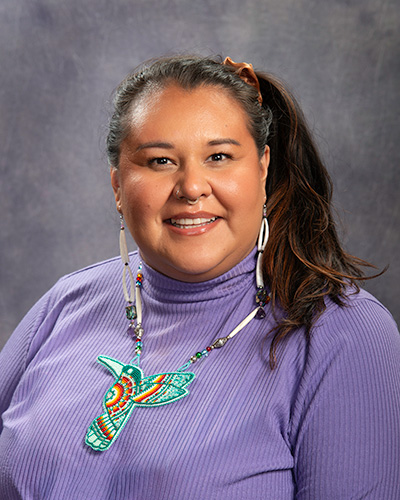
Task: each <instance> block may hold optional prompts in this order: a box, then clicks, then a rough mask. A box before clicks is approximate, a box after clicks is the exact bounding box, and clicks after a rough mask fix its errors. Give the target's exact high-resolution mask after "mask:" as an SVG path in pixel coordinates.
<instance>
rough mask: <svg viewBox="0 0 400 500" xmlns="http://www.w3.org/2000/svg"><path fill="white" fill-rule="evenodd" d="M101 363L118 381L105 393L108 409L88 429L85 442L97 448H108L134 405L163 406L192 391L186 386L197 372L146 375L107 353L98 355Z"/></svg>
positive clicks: (101, 449) (104, 403)
mask: <svg viewBox="0 0 400 500" xmlns="http://www.w3.org/2000/svg"><path fill="white" fill-rule="evenodd" d="M97 360H98V361H99V363H101V364H103V365H104V366H105V367H107V368H108V369H109V370H110V371H111V373H112V374H113V375H114V377H115V379H116V380H115V383H114V385H112V386H111V387H110V389H109V390H108V391H107V393H106V395H105V396H104V400H103V408H104V411H105V413H103V414H102V415H100V416H99V417H97V418H95V419H94V420H93V422H92V423H91V424H90V427H89V429H88V431H87V434H86V438H85V442H86V444H87V445H88V446H90V447H91V448H93V449H94V450H97V451H104V450H107V449H108V448H109V447H110V446H111V445H112V443H113V442H114V441H115V440H116V439H117V437H118V436H119V433H120V432H121V431H122V429H123V427H124V426H125V424H126V423H127V422H128V420H129V417H130V416H131V413H132V411H133V409H134V408H135V406H145V407H149V406H150V407H151V406H162V405H166V404H168V403H173V402H174V401H177V400H178V399H181V398H183V397H185V396H187V395H188V394H189V391H188V390H187V389H186V386H187V385H189V384H190V383H191V382H192V380H193V379H194V377H195V374H194V373H190V372H187V373H184V372H179V371H178V372H171V373H157V374H156V375H150V376H149V377H144V376H143V375H144V374H143V370H142V369H141V368H139V366H137V365H133V364H128V365H124V364H123V363H121V362H120V361H118V360H116V359H113V358H109V357H107V356H99V357H98V358H97Z"/></svg>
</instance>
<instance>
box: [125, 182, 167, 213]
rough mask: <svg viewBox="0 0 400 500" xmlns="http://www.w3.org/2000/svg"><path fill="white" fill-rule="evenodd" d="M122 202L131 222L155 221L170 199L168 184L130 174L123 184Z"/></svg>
mask: <svg viewBox="0 0 400 500" xmlns="http://www.w3.org/2000/svg"><path fill="white" fill-rule="evenodd" d="M121 187H122V188H121V202H122V209H123V211H124V214H126V216H127V217H129V218H130V219H131V220H133V221H135V222H137V221H138V219H141V220H144V219H146V218H152V219H154V217H155V215H156V214H157V212H158V211H159V210H160V209H161V208H162V206H163V204H164V203H165V199H167V198H168V194H167V192H166V183H160V182H159V181H156V180H152V179H148V178H144V177H143V176H141V175H137V174H134V173H132V174H130V175H129V176H128V177H126V178H125V179H124V180H123V182H122V183H121Z"/></svg>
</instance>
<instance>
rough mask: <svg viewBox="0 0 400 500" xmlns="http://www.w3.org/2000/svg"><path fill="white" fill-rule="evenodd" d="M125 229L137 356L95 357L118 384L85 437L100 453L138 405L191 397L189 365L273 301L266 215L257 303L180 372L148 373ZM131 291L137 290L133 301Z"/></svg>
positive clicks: (124, 251)
mask: <svg viewBox="0 0 400 500" xmlns="http://www.w3.org/2000/svg"><path fill="white" fill-rule="evenodd" d="M124 230H125V228H124V225H123V220H122V218H121V233H120V234H121V236H120V248H121V258H122V261H123V263H124V270H123V274H122V287H123V291H124V297H125V300H126V303H127V305H126V307H125V314H126V317H127V319H128V320H129V326H128V329H127V333H128V334H129V336H131V337H133V338H135V357H134V358H133V360H132V361H131V362H130V363H128V364H124V363H121V362H120V361H118V360H117V359H113V358H110V357H108V356H99V357H98V358H97V359H98V361H99V363H101V364H103V365H104V366H105V367H107V368H108V369H109V370H110V371H111V373H112V374H113V375H114V377H115V382H114V384H113V385H112V386H111V387H110V389H109V390H108V391H107V393H106V395H105V396H104V399H103V408H104V413H102V414H101V415H100V416H98V417H96V418H95V419H94V420H93V422H92V423H91V425H90V426H89V429H88V431H87V434H86V438H85V442H86V444H87V445H88V446H90V447H91V448H93V449H94V450H97V451H105V450H107V449H108V448H109V447H110V446H111V444H112V443H113V442H114V441H115V440H116V439H117V437H118V435H119V434H120V432H121V431H122V429H123V428H124V426H125V425H126V423H127V422H128V420H129V417H130V415H131V413H132V411H133V409H134V408H135V407H136V406H143V407H154V406H162V405H165V404H168V403H173V402H174V401H177V400H179V399H181V398H183V397H185V396H187V395H188V394H189V391H188V390H187V389H186V387H187V386H188V385H189V384H190V383H191V382H192V381H193V379H194V378H195V374H194V373H192V372H186V370H187V369H188V368H189V366H190V365H192V364H193V363H196V362H197V361H199V360H201V359H204V358H206V357H207V356H208V355H209V354H210V353H211V352H212V351H213V350H214V349H220V348H222V347H223V346H224V345H225V344H226V343H227V342H228V340H230V339H232V338H233V337H234V336H235V335H237V334H238V333H239V332H240V331H241V330H243V328H244V327H245V326H246V325H247V324H248V323H250V321H251V320H252V319H253V318H258V319H262V318H264V317H265V311H264V306H265V305H266V304H268V302H269V301H270V296H269V295H268V293H267V291H266V290H265V288H264V282H263V277H262V269H261V257H262V253H263V251H264V248H265V245H266V243H267V239H268V223H267V219H266V217H264V218H263V221H262V225H261V229H260V235H259V238H258V244H257V250H258V255H257V265H256V283H257V291H256V296H255V300H256V304H257V307H256V308H255V309H254V310H253V311H252V312H251V313H250V314H248V315H247V316H246V317H245V318H244V319H243V320H242V321H241V322H240V323H239V324H238V325H237V326H236V328H234V329H233V330H232V331H231V332H230V333H229V334H228V335H227V336H226V337H219V338H217V339H216V340H215V341H214V342H213V343H212V344H210V345H208V346H207V347H206V348H205V349H203V350H201V351H198V352H196V353H195V354H194V355H193V356H191V357H190V358H189V360H188V361H187V362H186V363H185V364H183V365H182V366H181V367H180V368H178V369H177V370H176V371H174V372H166V373H157V374H155V375H150V376H147V377H145V376H144V373H143V370H142V369H141V368H140V367H139V363H140V358H141V355H142V350H143V341H142V337H143V333H144V330H143V326H142V320H143V317H142V297H141V292H140V290H141V287H142V284H143V273H142V264H141V263H140V264H139V268H138V271H137V274H136V280H134V279H133V274H132V271H131V269H130V267H129V254H128V249H127V246H126V239H125V234H124ZM127 277H129V281H130V290H128V286H127ZM133 293H134V294H135V304H134V300H133Z"/></svg>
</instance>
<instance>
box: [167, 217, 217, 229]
mask: <svg viewBox="0 0 400 500" xmlns="http://www.w3.org/2000/svg"><path fill="white" fill-rule="evenodd" d="M215 220H217V217H212V218H211V219H204V218H202V217H199V218H197V219H171V224H172V225H174V226H177V227H187V226H203V225H205V224H209V223H210V222H214V221H215Z"/></svg>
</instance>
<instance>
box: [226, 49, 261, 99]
mask: <svg viewBox="0 0 400 500" xmlns="http://www.w3.org/2000/svg"><path fill="white" fill-rule="evenodd" d="M222 64H224V65H225V66H232V68H235V73H236V74H237V75H238V77H239V78H241V79H242V80H243V81H244V82H246V83H247V84H248V85H251V86H252V87H254V88H255V89H256V90H257V92H258V102H259V103H260V106H261V105H262V102H263V98H262V95H261V92H260V82H259V81H258V78H257V75H256V73H255V71H254V69H253V66H252V65H251V64H249V63H246V62H241V63H235V62H233V61H232V59H231V58H230V57H226V58H225V60H224V62H223V63H222Z"/></svg>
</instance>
